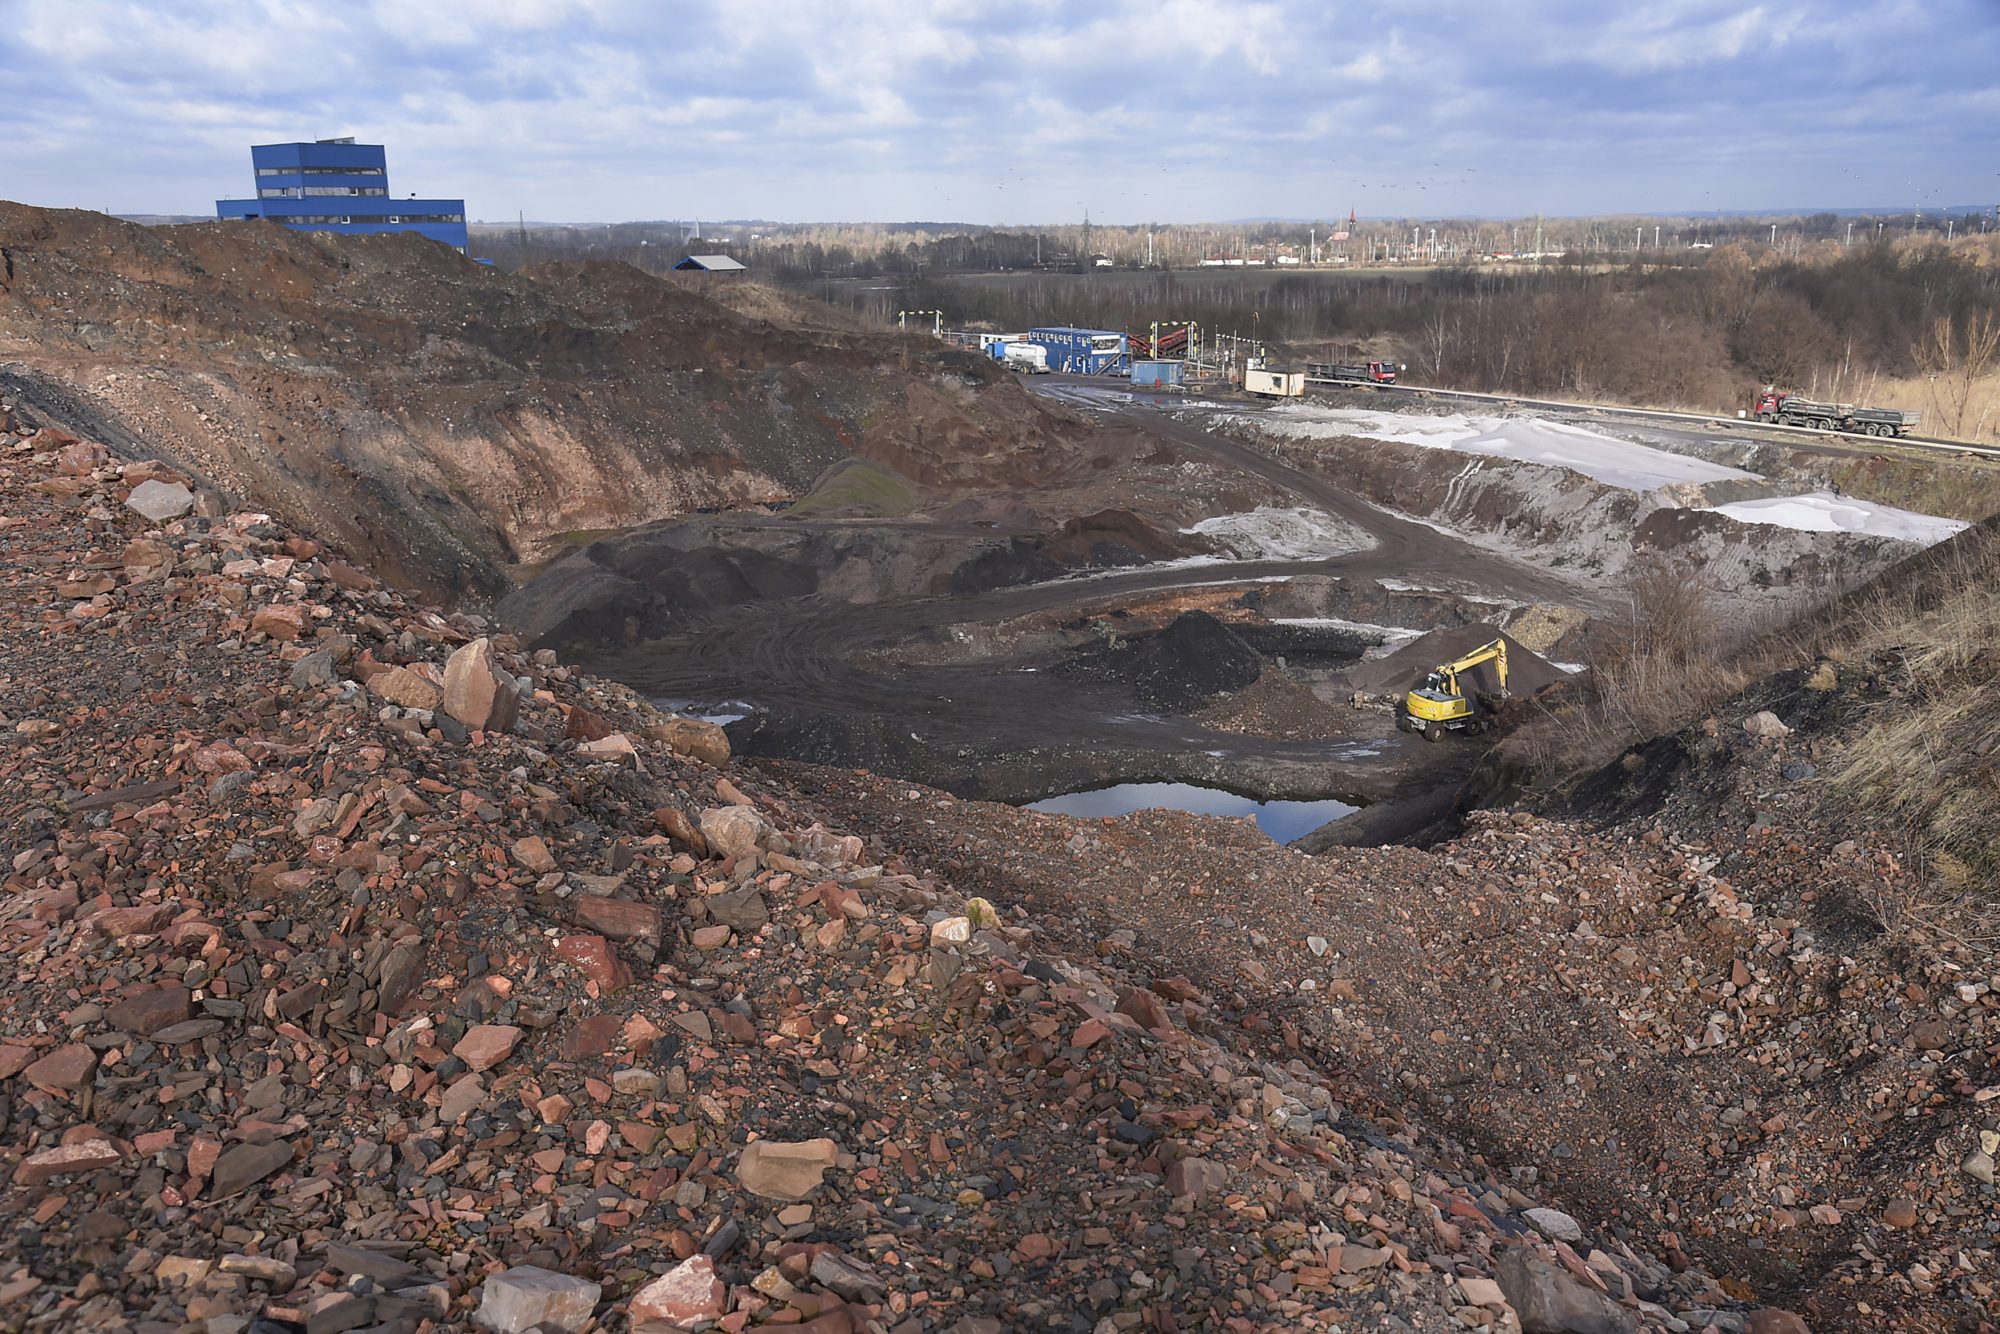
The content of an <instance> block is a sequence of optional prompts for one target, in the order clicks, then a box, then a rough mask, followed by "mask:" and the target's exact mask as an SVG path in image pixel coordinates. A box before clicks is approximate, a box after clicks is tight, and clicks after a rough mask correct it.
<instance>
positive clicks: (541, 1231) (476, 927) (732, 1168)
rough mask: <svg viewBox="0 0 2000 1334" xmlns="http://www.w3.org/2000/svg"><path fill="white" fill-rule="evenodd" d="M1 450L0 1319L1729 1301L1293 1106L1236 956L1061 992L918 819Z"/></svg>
mask: <svg viewBox="0 0 2000 1334" xmlns="http://www.w3.org/2000/svg"><path fill="white" fill-rule="evenodd" d="M7 440H8V441H12V437H7ZM0 449H4V451H5V452H4V453H0V606H4V619H0V701H4V704H0V708H4V717H0V737H4V741H0V772H4V774H5V778H6V782H5V783H4V784H0V848H4V851H5V853H6V860H5V862H4V863H0V865H4V867H5V876H6V878H5V882H4V892H5V897H4V900H0V917H4V920H0V942H4V949H5V951H6V954H7V956H8V967H9V971H10V974H11V985H10V986H9V987H8V988H7V990H6V994H5V996H4V998H0V1125H4V1135H3V1136H0V1154H4V1161H5V1163H6V1165H7V1166H8V1168H9V1177H10V1180H9V1182H8V1184H7V1185H6V1186H5V1188H4V1190H0V1216H4V1220H5V1225H6V1227H7V1228H8V1230H9V1233H10V1235H11V1237H12V1238H13V1246H12V1248H11V1250H10V1253H9V1255H8V1257H7V1258H6V1259H5V1260H4V1261H0V1266H4V1267H0V1318H4V1319H5V1320H6V1321H7V1322H8V1323H9V1324H10V1325H15V1326H20V1327H34V1328H63V1329H104V1330H116V1329H131V1330H169V1329H206V1330H209V1331H218V1332H220V1331H240V1330H244V1329H246V1328H247V1329H251V1330H256V1331H267V1332H276V1331H289V1330H294V1329H301V1328H306V1329H314V1330H340V1329H349V1328H368V1329H378V1330H417V1329H426V1328H429V1329H446V1328H449V1329H459V1328H467V1327H469V1326H470V1323H471V1321H472V1320H473V1318H474V1312H475V1310H477V1311H479V1312H481V1313H482V1318H483V1319H484V1320H485V1321H486V1322H487V1323H489V1324H491V1325H492V1326H494V1327H496V1328H500V1329H503V1330H508V1331H520V1330H525V1329H528V1328H531V1327H535V1326H537V1325H539V1326H540V1327H541V1328H544V1329H561V1330H579V1329H583V1328H586V1327H589V1326H590V1325H591V1323H592V1322H596V1323H597V1324H598V1325H599V1326H600V1327H606V1328H623V1327H627V1326H628V1325H629V1326H632V1327H637V1328H653V1329H667V1328H706V1327H708V1326H711V1325H714V1326H717V1327H720V1328H724V1329H729V1330H740V1329H743V1328H745V1327H747V1326H762V1325H775V1324H787V1325H791V1326H794V1327H802V1328H806V1329H812V1330H817V1331H821V1332H822V1334H830V1332H833V1331H849V1330H853V1331H859V1330H890V1329H893V1330H907V1331H921V1330H933V1329H953V1330H961V1331H966V1332H967V1334H970V1332H972V1331H993V1332H996V1334H997V1331H999V1330H1002V1329H1025V1328H1048V1329H1074V1330H1091V1329H1097V1330H1104V1329H1110V1330H1123V1329H1138V1328H1151V1329H1161V1330H1171V1329H1240V1330H1262V1329H1269V1330H1278V1329H1285V1330H1293V1329H1312V1328H1330V1327H1333V1326H1340V1327H1343V1328H1351V1327H1356V1326H1361V1327H1371V1326H1375V1327H1388V1326H1393V1327H1397V1328H1414V1329H1424V1330H1444V1329H1458V1328H1488V1329H1498V1328H1501V1327H1503V1325H1505V1324H1506V1322H1507V1321H1508V1320H1509V1318H1510V1317H1509V1316H1508V1314H1507V1313H1508V1312H1509V1311H1510V1310H1512V1311H1514V1312H1516V1313H1518V1315H1519V1317H1520V1318H1521V1320H1522V1321H1523V1322H1524V1323H1525V1327H1527V1328H1530V1329H1532V1328H1538V1327H1550V1328H1568V1329H1598V1330H1627V1329H1639V1328H1642V1327H1643V1328H1675V1329H1683V1328H1690V1327H1699V1326H1700V1325H1701V1324H1702V1323H1704V1322H1705V1320H1706V1316H1705V1315H1702V1314H1696V1313H1705V1312H1707V1311H1709V1310H1711V1309H1713V1308H1723V1307H1730V1308H1738V1309H1740V1307H1741V1304H1740V1303H1732V1302H1731V1300H1730V1298H1729V1297H1728V1295H1727V1293H1726V1292H1725V1291H1724V1290H1723V1289H1722V1288H1721V1287H1719V1286H1718V1285H1717V1284H1716V1283H1715V1282H1713V1281H1712V1280H1710V1279H1709V1278H1708V1277H1706V1276H1705V1275H1703V1274H1701V1273H1700V1272H1699V1271H1696V1270H1693V1269H1687V1270H1685V1271H1683V1272H1674V1271H1673V1270H1671V1269H1670V1268H1668V1267H1667V1266H1665V1265H1662V1264H1660V1263H1657V1262H1655V1261H1653V1260H1651V1259H1649V1258H1647V1257H1646V1256H1645V1255H1643V1254H1641V1253H1639V1252H1638V1251H1637V1250H1635V1249H1634V1248H1633V1247H1632V1246H1629V1245H1627V1244H1626V1243H1625V1242H1623V1241H1621V1240H1619V1239H1618V1238H1617V1237H1615V1236H1614V1235H1612V1233H1611V1232H1609V1231H1606V1230H1602V1229H1600V1228H1599V1227H1597V1226H1596V1225H1594V1224H1592V1225H1590V1226H1589V1227H1588V1229H1587V1230H1586V1229H1585V1228H1584V1227H1583V1226H1580V1225H1579V1223H1578V1221H1577V1220H1575V1219H1571V1218H1569V1217H1567V1216H1566V1215H1564V1214H1562V1213H1560V1212H1557V1211H1554V1210H1544V1209H1539V1208H1537V1207H1536V1206H1537V1204H1538V1201H1537V1200H1536V1199H1535V1198H1534V1197H1533V1196H1532V1195H1531V1194H1530V1193H1529V1187H1528V1184H1527V1182H1526V1179H1525V1178H1522V1177H1520V1176H1518V1175H1515V1176H1509V1175H1507V1174H1504V1173H1501V1172H1499V1171H1497V1170H1495V1169H1494V1168H1493V1167H1491V1166H1489V1165H1488V1164H1487V1163H1485V1162H1484V1161H1483V1160H1481V1159H1479V1158H1478V1157H1475V1156H1472V1155H1470V1154H1469V1153H1467V1152H1466V1151H1464V1150H1462V1149H1460V1148H1459V1147H1457V1146H1456V1145H1455V1144H1454V1143H1453V1142H1452V1141H1451V1140H1449V1139H1448V1138H1445V1137H1443V1136H1440V1135H1438V1134H1436V1133H1434V1132H1431V1131H1427V1130H1425V1129H1424V1128H1423V1127H1422V1126H1420V1125H1418V1124H1416V1123H1415V1122H1411V1121H1408V1120H1406V1119H1404V1118H1403V1117H1402V1116H1400V1115H1399V1114H1398V1113H1397V1112H1395V1111H1394V1110H1393V1109H1391V1108H1386V1107H1377V1106H1376V1105H1375V1100H1374V1099H1373V1098H1372V1097H1371V1095H1370V1093H1369V1091H1368V1088H1367V1086H1366V1085H1364V1084H1360V1083H1357V1082H1355V1081H1354V1080H1353V1079H1351V1078H1350V1077H1349V1076H1347V1075H1344V1074H1342V1073H1340V1072H1339V1071H1338V1069H1337V1068H1336V1067H1335V1066H1334V1065H1332V1064H1331V1063H1309V1062H1308V1061H1307V1060H1305V1059H1304V1058H1303V1056H1302V1054H1301V1050H1300V1046H1299V1042H1298V1036H1299V1035H1298V1030H1297V1028H1296V1026H1295V1025H1294V1024H1293V1023H1292V1022H1291V1021H1289V1020H1281V1019H1277V1018H1274V1017H1271V1016H1268V1015H1266V1014H1265V1012H1264V1009H1263V1006H1262V1001H1263V1000H1265V999H1275V998H1276V997H1277V995H1278V994H1279V993H1278V992H1277V991H1276V990H1274V988H1276V987H1277V985H1278V979H1277V974H1278V969H1277V967H1276V966H1275V964H1274V966H1273V967H1271V968H1268V969H1267V968H1265V967H1263V966H1261V965H1258V966H1256V967H1255V968H1254V969H1249V970H1246V971H1245V972H1244V973H1243V974H1242V975H1241V976H1240V977H1238V978H1236V979H1234V980H1231V981H1230V982H1228V983H1227V988H1228V989H1227V990H1225V991H1224V992H1222V993H1221V994H1216V993H1214V992H1212V991H1210V990H1208V989H1206V988H1205V987H1204V986H1203V985H1201V984H1199V983H1197V982H1194V981H1190V980H1188V978H1186V977H1184V976H1179V975H1177V970H1173V969H1149V968H1145V967H1142V966H1140V965H1138V964H1137V963H1136V962H1133V961H1131V960H1130V959H1127V958H1121V957H1119V956H1118V955H1117V954H1116V952H1115V951H1113V952H1112V954H1111V955H1110V957H1107V958H1099V957H1097V956H1096V954H1095V953H1094V952H1092V951H1091V950H1089V949H1088V948H1085V947H1082V946H1080V945H1079V944H1078V943H1077V942H1075V941H1073V940H1071V939H1070V938H1068V937H1067V936H1066V935H1065V933H1064V929H1063V923H1062V920H1061V919H1058V918H1049V919H1046V920H1045V919H1039V918H1036V917H1033V916H1031V915H1030V914H1029V913H1028V912H1027V911H1026V909H1025V908H1024V907H1023V906H1022V905H1021V904H1020V903H1018V902H1015V901H1008V900H1002V901H1001V902H1000V905H999V907H998V908H997V910H996V908H995V907H994V906H993V905H992V904H990V903H988V902H986V901H983V900H977V899H966V898H964V897H963V896H962V895H961V893H960V892H959V891H958V890H957V889H955V888H954V887H953V886H952V885H951V884H950V883H948V882H946V881H943V880H940V879H938V878H935V877H932V876H927V875H921V874H917V873H915V872H914V871H913V869H912V868H911V865H910V863H909V861H908V860H907V859H906V858H905V857H904V856H903V855H902V854H901V853H900V852H899V851H898V850H897V846H896V845H897V843H898V842H900V841H901V835H902V833H903V832H913V833H916V834H918V835H919V836H920V837H919V840H918V841H919V842H921V839H922V837H925V836H927V835H926V834H925V829H924V826H927V825H928V824H929V820H928V819H927V818H919V812H922V811H923V810H925V809H927V805H925V804H920V803H928V802H931V801H934V800H936V799H935V798H934V797H931V796H926V795H925V794H922V793H917V792H914V791H900V790H899V791H896V792H888V793H883V794H880V797H879V801H878V804H877V805H876V807H875V808H874V810H873V812H872V813H869V814H868V815H867V816H866V817H865V818H866V820H867V822H868V824H867V827H870V828H872V829H879V830H880V831H882V833H881V834H880V835H878V836H877V837H876V841H875V842H874V843H872V844H871V843H869V842H866V841H864V840H863V839H861V838H859V837H855V836H851V835H846V834H842V833H840V832H837V831H835V830H831V829H829V828H827V827H826V826H825V825H824V824H822V823H820V822H818V821H816V820H814V819H813V818H812V817H811V815H810V814H809V812H808V809H807V808H806V807H805V806H804V805H803V804H802V803H801V801H800V799H799V797H798V795H797V793H796V791H795V790H794V789H792V788H790V787H789V786H787V785H786V784H784V783H782V782H774V781H769V780H764V779H760V778H759V777H757V776H756V775H753V774H745V773H741V772H734V773H730V774H728V775H725V774H724V773H723V772H721V770H720V769H719V767H718V766H720V765H723V764H726V763H727V750H726V746H725V745H724V744H723V743H722V741H721V739H720V738H719V737H718V736H717V735H716V734H715V733H714V731H713V730H712V729H708V728H704V727H702V726H700V725H697V724H691V723H688V722H687V721H685V720H678V719H673V718H670V717H667V716H664V715H661V714H659V713H656V712H654V711H653V710H652V709H650V708H649V707H648V706H647V705H646V704H645V703H644V702H643V701H641V700H639V699H638V698H636V697H634V696H633V695H632V694H631V693H630V692H629V691H626V690H624V689H622V688H619V687H615V686H608V685H604V684H601V683H597V682H593V681H591V680H589V679H586V678H584V677H581V676H579V675H577V674H575V673H573V672H571V671H570V670H569V669H567V668H565V667H562V666H560V665H558V664H557V663H556V662H555V661H554V659H553V657H552V656H551V655H549V654H546V653H537V654H535V655H532V656H525V655H523V654H521V653H520V652H519V651H518V650H517V649H516V647H515V646H514V645H513V643H512V641H511V640H509V639H508V638H507V637H505V636H498V635H488V634H486V633H485V631H486V629H487V627H485V626H484V625H483V624H481V623H480V622H479V621H478V620H477V619H476V618H473V617H469V616H463V615H460V616H451V617H445V616H441V615H439V614H437V613H436V612H433V611H430V610H426V609H425V608H423V607H420V606H416V605H412V604H411V603H409V602H407V601H405V600H404V599H403V598H402V597H400V596H398V595H396V594H394V593H392V592H390V591H388V590H387V589H385V588H383V587H381V586H379V585H378V584H377V583H376V582H375V580H374V579H372V578H371V577H370V576H369V575H368V574H366V573H364V572H363V571H361V570H359V569H356V568H355V567H354V566H352V565H350V564H348V563H345V562H343V561H341V560H338V559H336V558H335V557H334V556H333V555H332V553H331V552H330V551H328V550H327V549H325V548H323V547H322V546H321V545H320V544H319V543H317V542H316V541H314V540H312V539H310V538H307V537H303V536H300V535H298V534H295V533H292V532H289V531H287V530H285V529H283V528H281V527H279V526H277V525H275V524H273V523H272V522H271V521H270V520H268V519H267V518H265V517H263V516H261V515H255V514H231V515H217V516H214V517H206V518H205V517H201V516H198V515H196V514H194V513H192V512H191V511H190V506H191V505H192V504H193V497H192V496H191V495H188V494H186V492H185V490H184V489H183V488H182V485H181V483H182V481H183V479H181V478H178V477H175V476H174V475H172V474H171V473H170V472H169V471H168V470H167V469H165V468H164V467H162V466H161V465H158V464H126V463H122V462H119V461H116V460H113V459H111V458H110V457H108V456H107V454H106V452H105V451H104V450H103V449H102V448H101V447H98V446H95V445H92V444H88V443H84V442H78V441H74V440H68V439H65V438H63V437H61V436H59V435H56V434H55V433H52V432H47V431H44V432H42V433H40V434H37V435H36V436H34V437H33V438H32V439H26V440H21V441H18V442H12V443H6V444H0ZM149 483H159V486H158V487H156V488H151V489H147V488H148V484H149ZM142 490H143V491H144V495H143V496H142V495H140V494H138V493H140V492H141V491H142ZM135 500H137V501H138V503H140V504H142V505H145V506H146V507H147V508H148V510H149V512H150V513H151V514H152V515H153V516H154V517H152V518H146V517H142V516H141V515H140V514H139V513H138V512H137V511H136V510H135V509H134V508H133V502H134V501H135ZM510 715H512V716H511V717H510ZM890 808H894V809H895V810H898V811H903V810H907V811H908V812H909V815H908V816H905V815H900V814H898V815H894V816H889V815H886V814H885V811H886V810H888V809H890ZM1253 997H1254V998H1257V1001H1258V1003H1256V1004H1252V1003H1251V1000H1250V998H1253ZM1371 1109H1372V1110H1371ZM1586 1236H1589V1237H1591V1238H1593V1239H1594V1244H1585V1242H1584V1241H1583V1240H1582V1239H1583V1238H1584V1237H1586ZM1537 1313H1541V1314H1537ZM253 1322H254V1323H253ZM1543 1322H1548V1323H1543ZM1750 1327H1751V1328H1752V1329H1754V1330H1757V1331H1759V1334H1762V1331H1767V1330H1777V1329H1787V1328H1794V1327H1795V1326H1793V1325H1790V1324H1787V1323H1786V1321H1785V1318H1784V1317H1781V1316H1779V1315H1776V1314H1760V1315H1755V1316H1752V1317H1751V1318H1750Z"/></svg>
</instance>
